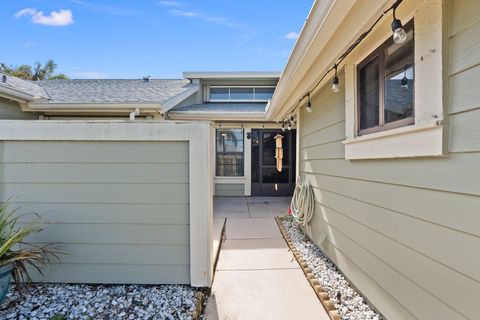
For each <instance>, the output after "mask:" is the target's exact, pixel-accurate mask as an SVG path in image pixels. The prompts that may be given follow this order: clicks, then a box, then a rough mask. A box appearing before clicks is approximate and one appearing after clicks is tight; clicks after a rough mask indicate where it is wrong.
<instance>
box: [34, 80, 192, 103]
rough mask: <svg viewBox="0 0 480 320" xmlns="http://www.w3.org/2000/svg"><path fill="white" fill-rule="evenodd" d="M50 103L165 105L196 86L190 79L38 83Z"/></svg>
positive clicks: (50, 81)
mask: <svg viewBox="0 0 480 320" xmlns="http://www.w3.org/2000/svg"><path fill="white" fill-rule="evenodd" d="M36 83H37V84H38V85H39V86H41V87H42V88H43V89H44V90H45V91H46V92H48V95H49V97H50V100H49V101H48V102H49V103H52V104H54V103H130V102H137V103H138V102H145V103H148V102H151V103H163V102H165V101H167V100H168V99H170V98H172V97H173V96H176V95H177V94H180V93H182V92H184V91H186V90H188V89H190V88H192V87H194V86H197V85H196V84H191V83H190V81H189V80H186V79H150V81H149V82H147V81H144V80H142V79H92V80H90V79H74V80H42V81H37V82H36Z"/></svg>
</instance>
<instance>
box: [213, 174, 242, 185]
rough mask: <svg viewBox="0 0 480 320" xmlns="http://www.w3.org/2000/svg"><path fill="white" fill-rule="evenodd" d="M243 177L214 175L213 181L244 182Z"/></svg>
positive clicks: (224, 182) (223, 182) (222, 182)
mask: <svg viewBox="0 0 480 320" xmlns="http://www.w3.org/2000/svg"><path fill="white" fill-rule="evenodd" d="M244 181H245V177H244V176H243V177H222V176H220V177H215V178H214V182H215V183H220V184H232V183H233V184H235V183H244Z"/></svg>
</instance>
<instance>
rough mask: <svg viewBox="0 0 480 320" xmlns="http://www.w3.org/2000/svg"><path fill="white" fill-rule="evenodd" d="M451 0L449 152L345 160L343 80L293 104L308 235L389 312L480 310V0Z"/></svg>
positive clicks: (450, 315)
mask: <svg viewBox="0 0 480 320" xmlns="http://www.w3.org/2000/svg"><path fill="white" fill-rule="evenodd" d="M451 7H452V10H451V11H450V14H451V36H450V45H451V46H452V48H451V57H450V63H451V66H450V67H451V68H450V71H451V74H450V80H449V83H450V97H449V101H450V103H449V113H450V115H449V134H448V150H449V154H448V157H445V158H411V159H382V160H354V161H349V160H345V159H344V151H343V150H344V148H343V144H342V140H343V139H344V138H345V105H344V99H345V98H344V97H345V96H344V94H345V92H344V89H343V88H342V91H341V92H339V93H338V94H333V93H332V92H331V90H330V88H329V87H328V86H327V87H326V88H324V89H322V90H320V91H319V93H318V94H317V95H316V96H315V97H313V99H312V104H313V110H314V111H313V112H312V113H310V114H309V113H306V112H305V111H304V110H303V109H302V111H301V121H300V122H301V128H300V136H301V138H300V150H299V153H300V172H301V175H302V178H306V179H308V180H309V181H310V182H311V184H312V185H313V187H314V191H315V199H316V209H315V215H314V218H313V221H312V230H313V234H312V238H313V240H314V241H316V242H317V243H318V241H319V239H321V238H322V237H321V234H322V233H325V234H326V235H327V239H328V241H326V242H325V243H323V245H321V248H322V249H323V250H324V251H325V252H326V253H327V254H328V256H329V257H330V258H331V259H332V260H333V261H334V262H335V263H336V264H337V265H338V267H339V268H340V269H341V270H342V271H343V272H344V273H345V274H346V276H347V277H348V278H349V279H350V280H351V281H352V282H353V283H354V284H355V285H356V286H357V287H358V288H359V290H360V291H361V292H362V293H363V294H364V295H365V296H366V297H367V298H368V299H369V300H370V301H371V302H372V303H373V304H374V305H375V307H377V308H378V309H379V310H380V311H381V312H382V313H383V314H384V315H385V316H386V317H387V318H388V319H476V318H478V314H479V312H480V306H479V304H478V302H477V300H478V296H479V294H480V272H479V270H480V255H479V254H478V252H480V228H479V226H480V214H479V213H480V184H479V181H480V169H479V164H480V131H479V128H480V95H479V94H478V89H477V87H478V85H477V84H478V81H475V79H480V45H479V44H480V33H479V32H478V30H480V29H479V28H480V16H478V14H473V13H474V12H477V13H478V12H480V2H478V1H474V0H471V1H467V0H465V1H452V3H451ZM342 81H343V79H341V82H342Z"/></svg>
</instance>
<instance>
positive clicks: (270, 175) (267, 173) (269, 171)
mask: <svg viewBox="0 0 480 320" xmlns="http://www.w3.org/2000/svg"><path fill="white" fill-rule="evenodd" d="M262 175H263V176H262V179H263V183H288V170H282V172H278V170H277V168H275V167H274V168H262Z"/></svg>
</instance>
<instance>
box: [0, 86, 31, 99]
mask: <svg viewBox="0 0 480 320" xmlns="http://www.w3.org/2000/svg"><path fill="white" fill-rule="evenodd" d="M0 96H2V97H4V98H7V99H10V100H15V101H19V102H29V101H35V100H36V99H39V98H38V97H35V96H33V95H31V94H28V93H25V92H23V91H19V90H16V89H14V88H9V87H6V86H0Z"/></svg>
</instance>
